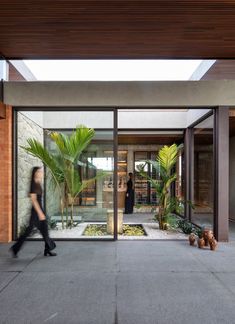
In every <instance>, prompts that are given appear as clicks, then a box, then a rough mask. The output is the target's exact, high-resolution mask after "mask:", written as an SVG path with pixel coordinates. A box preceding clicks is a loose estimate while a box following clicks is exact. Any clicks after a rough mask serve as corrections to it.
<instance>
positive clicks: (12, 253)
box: [9, 246, 18, 258]
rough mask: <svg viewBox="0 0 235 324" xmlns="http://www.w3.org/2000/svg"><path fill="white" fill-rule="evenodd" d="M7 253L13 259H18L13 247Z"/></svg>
mask: <svg viewBox="0 0 235 324" xmlns="http://www.w3.org/2000/svg"><path fill="white" fill-rule="evenodd" d="M9 252H10V253H11V255H12V257H13V258H18V255H17V253H18V251H17V252H16V250H15V249H14V247H13V246H12V247H10V249H9Z"/></svg>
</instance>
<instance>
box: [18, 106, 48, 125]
mask: <svg viewBox="0 0 235 324" xmlns="http://www.w3.org/2000/svg"><path fill="white" fill-rule="evenodd" d="M20 113H21V114H22V115H24V116H25V117H27V118H29V119H31V120H32V121H33V122H34V123H35V124H37V125H38V126H40V127H42V128H43V127H44V125H43V112H42V111H30V110H29V111H21V112H20Z"/></svg>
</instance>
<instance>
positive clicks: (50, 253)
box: [44, 250, 57, 256]
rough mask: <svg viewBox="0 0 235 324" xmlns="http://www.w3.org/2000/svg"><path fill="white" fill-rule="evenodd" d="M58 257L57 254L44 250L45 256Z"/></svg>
mask: <svg viewBox="0 0 235 324" xmlns="http://www.w3.org/2000/svg"><path fill="white" fill-rule="evenodd" d="M47 255H49V256H57V254H56V253H55V252H51V251H48V250H44V256H47Z"/></svg>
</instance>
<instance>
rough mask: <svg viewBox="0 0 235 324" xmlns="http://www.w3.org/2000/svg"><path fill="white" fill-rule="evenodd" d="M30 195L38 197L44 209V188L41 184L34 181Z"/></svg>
mask: <svg viewBox="0 0 235 324" xmlns="http://www.w3.org/2000/svg"><path fill="white" fill-rule="evenodd" d="M29 193H30V194H31V193H33V194H36V195H37V201H38V203H39V206H40V207H41V208H42V187H41V185H40V183H37V182H34V181H32V183H31V186H30V191H29Z"/></svg>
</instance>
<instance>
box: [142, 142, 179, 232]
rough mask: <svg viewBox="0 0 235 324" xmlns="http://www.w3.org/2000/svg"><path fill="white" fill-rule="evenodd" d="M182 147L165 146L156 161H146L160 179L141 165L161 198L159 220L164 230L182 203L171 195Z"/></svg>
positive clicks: (144, 175) (143, 174) (144, 174)
mask: <svg viewBox="0 0 235 324" xmlns="http://www.w3.org/2000/svg"><path fill="white" fill-rule="evenodd" d="M181 148H182V145H179V146H177V145H176V144H173V145H171V146H164V147H163V148H161V150H160V151H159V152H158V155H157V157H156V161H152V160H146V161H145V162H146V163H148V164H150V165H151V166H152V167H153V168H154V169H155V170H156V172H157V173H158V174H159V176H160V179H159V180H156V179H153V178H151V177H149V176H148V175H147V174H146V172H144V165H142V166H140V168H139V171H140V174H141V175H142V176H143V177H145V178H147V180H148V181H149V182H150V183H151V185H152V187H153V188H154V189H155V190H156V194H157V197H158V199H159V211H158V215H157V220H158V222H159V228H160V229H162V230H164V229H166V228H167V223H168V220H169V221H172V212H173V211H174V210H175V209H176V208H177V207H178V205H179V203H180V201H179V199H178V198H177V197H171V195H170V187H171V185H172V183H173V182H174V181H175V180H176V178H177V175H176V173H175V172H173V168H174V166H175V165H176V162H177V158H178V155H179V151H180V149H181Z"/></svg>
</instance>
